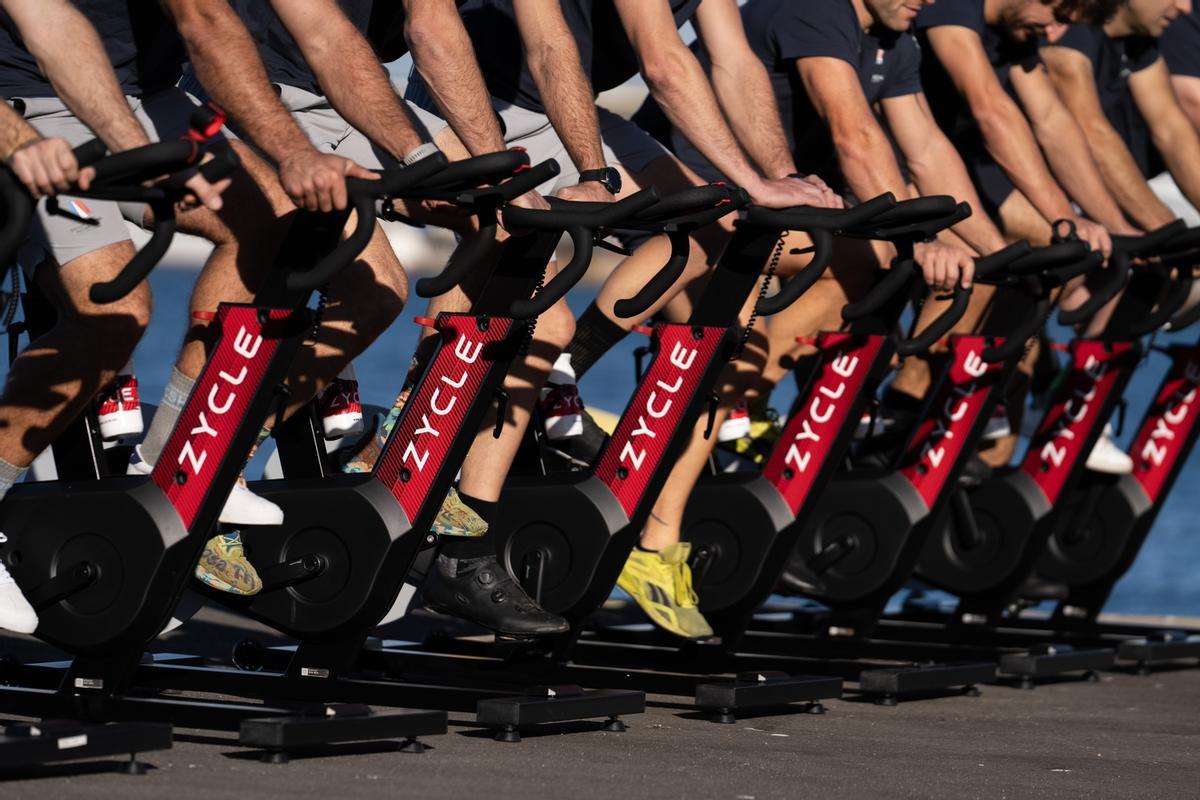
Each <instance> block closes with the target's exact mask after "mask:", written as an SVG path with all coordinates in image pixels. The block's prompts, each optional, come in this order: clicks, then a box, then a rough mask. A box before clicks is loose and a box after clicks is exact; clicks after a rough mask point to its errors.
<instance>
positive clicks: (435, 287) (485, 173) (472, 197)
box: [415, 150, 559, 297]
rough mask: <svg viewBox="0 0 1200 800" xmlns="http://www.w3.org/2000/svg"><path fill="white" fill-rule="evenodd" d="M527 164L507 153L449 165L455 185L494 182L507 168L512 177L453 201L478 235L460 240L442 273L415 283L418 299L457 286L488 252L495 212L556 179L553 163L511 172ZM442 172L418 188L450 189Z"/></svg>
mask: <svg viewBox="0 0 1200 800" xmlns="http://www.w3.org/2000/svg"><path fill="white" fill-rule="evenodd" d="M528 163H529V158H528V156H526V155H525V153H524V151H521V150H510V151H508V152H506V153H490V154H488V155H485V156H480V157H479V158H478V159H475V158H472V159H467V160H466V161H461V162H457V163H455V164H451V165H450V166H449V167H448V168H447V169H453V170H454V173H453V174H452V176H451V177H452V178H453V179H454V181H457V182H463V181H466V182H468V183H479V182H489V180H490V179H495V178H496V176H497V175H499V174H500V172H499V171H500V170H501V169H503V168H505V167H508V168H509V169H508V173H507V174H508V175H511V176H512V177H511V178H510V179H509V180H507V181H505V182H504V183H502V184H500V185H499V186H496V187H492V188H489V189H469V190H467V191H465V192H461V193H459V194H458V196H457V197H456V198H455V201H456V202H457V203H458V204H459V205H460V206H464V207H466V208H469V209H471V210H473V211H474V214H475V218H476V219H477V220H478V221H479V231H478V232H477V233H475V234H473V235H471V236H466V237H464V238H463V240H462V242H461V243H460V244H459V246H458V247H457V248H456V249H455V251H454V252H453V253H452V254H451V256H450V258H449V260H448V261H447V262H446V266H445V268H444V269H442V271H441V272H439V273H438V274H437V275H430V276H427V277H424V278H420V279H419V280H418V281H417V283H416V286H415V288H416V292H417V295H418V296H420V297H435V296H437V295H439V294H444V293H446V292H448V291H450V289H452V288H453V287H454V286H456V285H457V284H458V283H460V282H461V281H462V280H463V278H465V277H466V276H467V273H469V272H470V271H471V270H472V269H473V268H474V267H475V265H476V264H478V263H479V262H480V261H481V260H482V259H483V258H484V256H485V255H486V254H487V252H488V251H489V250H490V249H491V246H492V242H493V241H494V240H495V238H496V213H495V211H496V208H497V207H499V206H500V204H502V203H505V202H507V201H509V200H513V199H515V198H517V197H520V196H521V195H523V194H525V193H526V192H528V191H530V190H531V189H533V188H535V187H537V186H540V185H541V184H543V183H545V182H546V181H548V180H551V179H552V178H554V176H556V175H558V172H559V167H558V162H557V161H554V160H553V159H551V160H549V161H544V162H542V163H541V164H538V165H537V166H536V167H533V168H531V169H523V170H521V171H520V172H517V173H516V175H513V172H514V171H516V170H519V169H521V168H522V167H523V166H525V165H527V164H528ZM472 164H473V165H474V166H473V167H471V168H468V167H464V166H460V165H472ZM444 172H445V170H443V171H442V172H439V173H438V174H437V175H436V176H435V177H434V178H433V179H432V180H431V181H429V182H428V183H427V184H425V185H424V186H422V187H421V188H422V189H424V188H426V186H429V185H434V186H442V187H446V186H449V185H451V182H448V181H446V180H445V177H444ZM422 194H423V193H422Z"/></svg>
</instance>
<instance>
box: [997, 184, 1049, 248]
mask: <svg viewBox="0 0 1200 800" xmlns="http://www.w3.org/2000/svg"><path fill="white" fill-rule="evenodd" d="M999 218H1000V225H1001V227H1002V228H1003V230H1004V236H1005V238H1006V239H1008V240H1009V241H1011V242H1015V241H1017V240H1018V239H1028V240H1029V243H1030V244H1032V245H1034V246H1037V247H1044V246H1045V245H1047V244H1049V243H1050V236H1051V230H1050V222H1049V221H1048V220H1047V219H1046V218H1045V217H1043V216H1042V215H1041V212H1039V211H1038V210H1037V209H1036V208H1034V207H1033V203H1031V202H1029V198H1027V197H1026V196H1025V195H1024V194H1023V193H1022V192H1021V191H1020V190H1018V189H1014V190H1013V191H1012V192H1011V193H1010V194H1009V195H1008V197H1007V198H1006V199H1005V201H1004V203H1003V204H1001V206H1000V213H999Z"/></svg>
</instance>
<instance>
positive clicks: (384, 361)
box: [0, 269, 1200, 616]
mask: <svg viewBox="0 0 1200 800" xmlns="http://www.w3.org/2000/svg"><path fill="white" fill-rule="evenodd" d="M194 278H195V273H193V272H191V271H188V270H175V269H162V270H158V271H156V272H155V273H154V274H153V277H152V279H151V284H152V286H153V288H154V305H155V313H154V318H153V320H152V322H151V324H150V329H149V331H148V332H147V335H146V336H145V338H144V339H143V340H142V343H141V345H140V346H139V348H138V351H137V355H136V363H137V375H138V380H139V382H140V384H141V394H142V397H143V399H144V400H146V401H147V402H152V403H156V402H157V401H158V398H159V397H161V395H162V390H163V386H164V384H165V382H166V378H167V376H168V374H169V371H170V365H171V364H172V362H173V361H174V358H175V355H176V351H177V349H178V346H179V342H180V339H181V337H182V335H183V331H184V328H185V326H186V324H187V311H186V308H187V305H186V303H187V298H188V295H189V293H190V290H191V286H192V282H193V281H194ZM593 296H594V294H593V291H592V290H589V289H587V288H580V289H578V290H576V291H575V292H573V293H572V296H571V298H570V302H571V306H572V307H573V308H574V309H575V311H576V313H579V312H581V311H582V310H583V309H584V308H585V307H586V306H587V304H588V303H589V302H591V300H592V297H593ZM422 309H423V305H421V304H419V303H413V304H411V305H410V307H409V309H408V310H406V312H405V314H404V316H403V317H402V320H401V322H399V323H397V324H396V325H394V326H392V329H391V330H389V331H388V332H387V333H386V334H385V335H384V336H382V337H381V338H380V339H379V340H378V341H377V342H375V344H373V345H372V346H371V348H370V349H369V350H368V351H367V352H366V353H364V354H363V355H362V356H361V357H360V358H359V359H358V360H357V361H356V370H357V372H358V378H359V383H360V389H361V395H362V399H363V401H364V402H366V403H372V404H376V405H383V406H387V405H390V404H391V402H392V400H393V398H394V396H395V393H396V391H397V390H398V389H399V387H400V383H401V381H402V380H403V378H404V374H405V372H406V370H407V368H408V361H409V357H410V354H411V353H412V350H413V346H414V344H415V342H416V337H417V332H418V328H417V326H416V325H415V324H412V322H411V320H412V317H413V316H414V315H415V314H418V313H420V312H421V310H422ZM1054 335H1055V338H1056V339H1058V340H1059V341H1065V339H1066V334H1065V332H1064V331H1062V330H1057V331H1055V332H1054ZM1196 336H1197V334H1196V332H1195V330H1192V331H1189V332H1185V334H1184V335H1183V337H1182V338H1183V339H1184V340H1186V341H1189V342H1194V341H1195V340H1196ZM644 341H645V340H644V339H643V338H642V337H641V336H640V335H636V334H635V335H631V336H629V337H627V338H626V340H625V341H624V342H622V343H621V344H620V345H619V346H618V347H617V348H616V349H615V351H614V352H612V353H610V354H609V355H608V356H606V357H605V358H604V360H602V361H601V362H600V363H599V364H598V365H597V366H596V367H595V368H594V369H593V370H592V372H590V373H589V374H588V376H587V377H586V378H585V379H584V381H583V383H582V385H581V387H580V389H581V392H582V393H583V396H584V399H585V401H586V402H587V403H588V404H589V405H591V406H594V407H596V408H603V409H606V410H609V411H613V412H619V411H621V410H622V409H623V408H624V407H625V403H626V401H627V400H628V397H629V394H630V393H631V392H632V390H633V380H634V374H633V357H632V353H633V350H634V349H635V348H636V347H638V346H639V345H641V344H643V343H644ZM1167 341H1170V337H1162V338H1160V340H1159V343H1165V342H1167ZM4 366H5V367H6V366H7V365H6V364H5V365H4ZM1166 367H1167V358H1166V357H1165V356H1163V355H1161V354H1158V353H1151V354H1150V356H1149V358H1148V359H1147V361H1146V363H1145V364H1143V365H1142V368H1141V369H1139V371H1138V373H1137V374H1136V376H1135V377H1134V380H1133V382H1132V384H1131V387H1130V389H1129V391H1128V392H1127V393H1126V397H1127V399H1128V402H1129V408H1128V411H1127V414H1126V417H1127V420H1128V421H1127V423H1126V425H1125V430H1124V431H1123V433H1122V435H1121V436H1120V437H1119V440H1120V442H1121V444H1122V445H1126V444H1128V441H1129V440H1130V439H1131V438H1132V437H1133V434H1134V432H1135V427H1136V423H1137V421H1138V420H1139V419H1140V418H1141V415H1142V413H1143V411H1144V410H1145V408H1146V406H1147V405H1148V404H1149V403H1150V400H1151V398H1152V395H1153V392H1154V389H1155V388H1156V387H1157V385H1158V382H1159V380H1161V377H1162V375H1163V373H1164V372H1165V370H1166ZM3 371H6V370H5V369H3V368H0V374H3ZM794 396H795V387H794V386H793V385H792V382H790V381H785V382H784V384H783V385H781V386H780V388H779V390H778V391H777V392H776V395H775V397H774V398H773V401H774V402H773V404H774V405H775V406H776V407H777V408H779V409H782V410H786V409H787V408H788V406H789V404H790V403H791V401H792V399H793V397H794ZM1198 494H1200V448H1198V449H1197V450H1196V451H1195V452H1193V453H1192V457H1191V459H1190V460H1189V461H1188V464H1187V467H1186V468H1185V469H1184V470H1183V472H1182V474H1181V475H1180V477H1179V480H1178V482H1177V484H1176V485H1175V488H1174V490H1173V491H1172V492H1171V495H1170V499H1169V500H1168V501H1167V504H1166V506H1165V507H1164V509H1163V511H1162V513H1161V514H1160V515H1159V518H1158V522H1157V524H1156V526H1155V529H1154V532H1153V533H1152V535H1151V536H1150V538H1149V540H1148V541H1147V543H1146V545H1145V547H1144V548H1143V549H1142V552H1141V556H1140V557H1139V559H1138V561H1137V563H1136V564H1134V566H1133V568H1132V569H1131V570H1130V571H1129V573H1128V574H1127V575H1126V576H1125V578H1124V579H1123V580H1122V581H1121V583H1120V584H1119V585H1118V586H1117V589H1116V592H1115V593H1114V594H1113V597H1112V600H1111V602H1110V603H1109V606H1108V610H1110V611H1120V612H1127V613H1154V614H1180V615H1193V616H1195V615H1200V532H1198V531H1197V530H1196V527H1197V526H1196V522H1195V517H1194V516H1192V515H1194V514H1196V512H1197V501H1196V497H1197V495H1198Z"/></svg>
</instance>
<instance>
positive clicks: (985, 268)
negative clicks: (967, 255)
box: [975, 239, 1033, 280]
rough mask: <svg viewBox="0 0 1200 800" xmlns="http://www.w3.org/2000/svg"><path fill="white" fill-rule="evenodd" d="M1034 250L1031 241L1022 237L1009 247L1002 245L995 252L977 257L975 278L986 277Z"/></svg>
mask: <svg viewBox="0 0 1200 800" xmlns="http://www.w3.org/2000/svg"><path fill="white" fill-rule="evenodd" d="M1032 252H1033V248H1032V247H1031V246H1030V244H1029V242H1027V241H1025V240H1024V239H1021V240H1019V241H1016V242H1013V243H1012V244H1010V245H1009V246H1008V247H1002V248H1001V249H999V250H997V251H996V252H994V253H990V254H988V255H986V256H981V257H979V258H977V259H975V279H976V280H979V279H981V278H986V277H988V276H989V275H991V274H993V273H996V272H999V271H1000V270H1002V269H1004V268H1005V267H1007V266H1009V265H1010V264H1013V263H1015V262H1017V261H1019V260H1020V259H1022V258H1024V257H1025V256H1027V255H1029V254H1030V253H1032Z"/></svg>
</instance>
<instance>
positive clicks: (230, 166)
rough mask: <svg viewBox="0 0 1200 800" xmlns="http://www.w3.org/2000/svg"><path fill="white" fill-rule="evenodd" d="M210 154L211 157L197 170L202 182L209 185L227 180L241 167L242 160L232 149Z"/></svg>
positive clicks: (222, 149) (227, 148)
mask: <svg viewBox="0 0 1200 800" xmlns="http://www.w3.org/2000/svg"><path fill="white" fill-rule="evenodd" d="M211 152H212V154H213V157H212V158H210V159H209V160H208V161H205V162H204V163H203V164H201V165H200V169H199V172H200V174H201V175H203V176H204V180H206V181H208V182H209V183H216V182H217V181H220V180H224V179H225V178H228V177H229V176H230V175H232V174H233V173H235V172H237V170H238V167H240V166H241V165H242V159H241V158H240V157H239V156H238V154H237V152H236V151H235V150H234V149H233V148H232V147H223V148H221V149H219V150H213V151H211Z"/></svg>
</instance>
